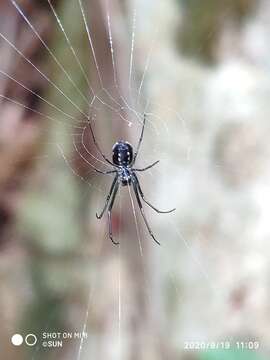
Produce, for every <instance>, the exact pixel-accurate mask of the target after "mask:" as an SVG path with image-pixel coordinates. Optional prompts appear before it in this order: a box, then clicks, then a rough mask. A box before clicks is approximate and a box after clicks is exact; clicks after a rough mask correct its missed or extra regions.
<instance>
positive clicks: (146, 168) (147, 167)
mask: <svg viewBox="0 0 270 360" xmlns="http://www.w3.org/2000/svg"><path fill="white" fill-rule="evenodd" d="M159 161H160V160H157V161H155V162H154V163H153V164H151V165H148V166H146V167H145V168H142V169H133V171H145V170H148V169H151V168H152V167H153V166H155V165H156V164H158V163H159Z"/></svg>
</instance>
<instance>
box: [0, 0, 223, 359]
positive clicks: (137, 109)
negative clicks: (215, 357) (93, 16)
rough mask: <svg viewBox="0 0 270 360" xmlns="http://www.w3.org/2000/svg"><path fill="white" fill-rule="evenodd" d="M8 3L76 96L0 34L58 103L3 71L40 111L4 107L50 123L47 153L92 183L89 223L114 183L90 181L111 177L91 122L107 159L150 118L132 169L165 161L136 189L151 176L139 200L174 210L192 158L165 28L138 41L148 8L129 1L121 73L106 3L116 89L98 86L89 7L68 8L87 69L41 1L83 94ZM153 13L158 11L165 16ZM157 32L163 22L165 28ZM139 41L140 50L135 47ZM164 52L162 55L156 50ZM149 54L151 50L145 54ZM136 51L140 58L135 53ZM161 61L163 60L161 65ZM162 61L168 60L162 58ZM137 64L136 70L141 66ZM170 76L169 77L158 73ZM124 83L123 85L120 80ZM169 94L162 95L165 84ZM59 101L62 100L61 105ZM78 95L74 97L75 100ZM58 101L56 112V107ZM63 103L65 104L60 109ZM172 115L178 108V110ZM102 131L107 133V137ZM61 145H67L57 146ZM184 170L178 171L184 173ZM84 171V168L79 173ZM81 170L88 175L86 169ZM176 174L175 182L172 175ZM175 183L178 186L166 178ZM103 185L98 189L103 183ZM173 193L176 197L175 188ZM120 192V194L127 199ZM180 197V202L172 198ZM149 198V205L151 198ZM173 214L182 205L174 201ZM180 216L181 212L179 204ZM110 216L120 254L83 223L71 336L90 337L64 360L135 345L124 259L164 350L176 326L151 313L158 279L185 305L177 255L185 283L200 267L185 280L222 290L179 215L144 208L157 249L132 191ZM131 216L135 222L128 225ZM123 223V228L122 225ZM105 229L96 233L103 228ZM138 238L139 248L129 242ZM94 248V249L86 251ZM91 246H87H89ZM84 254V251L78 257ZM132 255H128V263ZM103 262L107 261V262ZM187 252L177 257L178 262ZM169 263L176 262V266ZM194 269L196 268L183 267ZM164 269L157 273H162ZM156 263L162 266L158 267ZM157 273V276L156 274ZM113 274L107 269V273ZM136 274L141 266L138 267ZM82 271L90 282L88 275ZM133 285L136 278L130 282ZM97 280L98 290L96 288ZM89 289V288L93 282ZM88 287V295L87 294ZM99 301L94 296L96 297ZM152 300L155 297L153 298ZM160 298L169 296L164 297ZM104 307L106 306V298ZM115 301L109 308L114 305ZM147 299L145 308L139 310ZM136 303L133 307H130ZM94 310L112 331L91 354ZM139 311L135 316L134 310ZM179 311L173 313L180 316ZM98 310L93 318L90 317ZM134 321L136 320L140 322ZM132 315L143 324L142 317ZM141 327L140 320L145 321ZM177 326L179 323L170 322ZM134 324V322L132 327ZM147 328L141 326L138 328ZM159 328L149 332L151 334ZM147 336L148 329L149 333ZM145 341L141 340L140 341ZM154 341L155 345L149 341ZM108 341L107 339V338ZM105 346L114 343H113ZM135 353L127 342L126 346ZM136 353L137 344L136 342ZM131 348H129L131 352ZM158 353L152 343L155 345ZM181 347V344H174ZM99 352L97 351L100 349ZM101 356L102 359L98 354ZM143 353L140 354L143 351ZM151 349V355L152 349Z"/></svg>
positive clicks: (120, 353)
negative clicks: (78, 26)
mask: <svg viewBox="0 0 270 360" xmlns="http://www.w3.org/2000/svg"><path fill="white" fill-rule="evenodd" d="M10 2H11V5H13V7H14V8H15V11H17V12H18V13H19V14H20V15H21V16H22V18H23V20H24V21H25V22H26V24H27V26H29V27H30V29H31V31H32V32H33V34H34V35H35V36H36V37H37V38H38V39H39V41H41V43H42V44H43V46H44V48H45V50H46V51H47V53H48V55H49V56H50V59H51V61H52V62H54V66H55V67H56V68H57V69H58V71H59V73H61V75H62V76H63V77H65V79H66V81H67V82H68V84H69V86H70V87H71V88H73V91H74V93H76V97H71V96H70V95H68V89H66V88H65V87H62V86H61V82H60V85H59V84H58V83H57V82H56V81H57V80H55V79H54V78H53V76H51V75H48V74H47V73H44V72H43V71H41V70H40V69H39V68H38V67H37V66H36V65H35V64H34V63H32V62H31V61H30V60H29V59H28V58H27V57H26V56H25V55H24V54H23V52H22V51H20V50H19V49H17V48H16V46H15V45H14V43H13V41H12V40H10V39H9V38H8V36H7V35H5V34H2V33H0V37H1V38H2V40H3V41H4V42H5V43H7V44H8V45H9V46H10V47H11V48H12V49H13V50H14V52H15V53H16V56H18V57H22V58H24V60H25V61H26V62H28V63H29V66H31V67H33V69H34V70H35V71H36V72H38V73H39V75H40V76H41V77H42V78H43V79H44V80H45V81H46V82H47V83H48V85H49V86H50V87H51V88H52V89H53V90H54V91H55V92H56V93H58V96H56V97H55V99H54V100H51V99H48V98H46V97H43V96H41V95H39V94H38V93H35V92H34V91H33V90H31V89H29V88H27V87H26V86H25V85H24V84H23V83H22V82H21V81H20V80H19V79H17V78H16V79H15V78H14V77H13V76H12V75H11V74H10V73H9V72H8V71H5V70H2V69H1V70H0V74H1V76H3V78H5V77H6V78H8V79H9V80H11V81H13V82H15V83H16V84H17V85H18V86H19V87H22V88H23V89H24V90H25V91H27V92H31V93H32V94H34V95H35V96H37V97H38V98H39V100H41V101H42V102H43V103H44V105H46V106H44V111H43V110H42V111H41V110H40V111H39V110H36V109H32V108H29V107H27V106H25V105H24V104H23V103H20V102H19V101H17V100H15V99H12V98H10V97H8V96H6V95H4V91H3V94H1V95H0V97H1V99H2V100H3V101H4V100H5V101H8V102H12V103H13V104H16V105H17V106H19V107H25V108H26V109H28V110H30V111H33V112H34V113H36V114H37V115H39V116H41V117H43V118H44V119H45V120H46V121H48V124H51V123H52V124H55V125H53V133H52V134H51V137H50V146H51V145H53V146H52V147H53V148H54V150H53V152H56V153H57V154H58V156H59V158H60V159H61V161H62V162H63V163H64V164H65V166H67V167H68V170H69V172H72V173H73V174H74V175H75V176H77V177H79V178H80V179H81V180H82V181H83V182H85V183H86V184H87V185H88V186H87V187H86V188H85V192H84V194H83V197H87V196H88V195H89V193H90V195H91V208H92V209H93V211H91V217H92V218H94V211H95V209H97V210H98V209H100V208H101V206H102V205H103V201H105V197H106V195H107V192H108V190H109V186H110V182H111V180H112V179H111V178H110V177H108V178H104V179H102V180H100V179H101V177H102V175H96V174H95V172H94V170H93V166H96V167H98V168H99V169H103V170H107V169H108V164H106V163H105V162H104V161H103V159H102V158H101V157H100V156H99V154H98V152H97V151H96V149H95V147H94V146H93V141H92V140H93V139H92V137H91V132H90V127H89V122H91V124H92V126H93V129H94V132H95V135H96V137H97V140H98V143H99V145H100V147H101V148H102V150H103V152H104V153H105V154H110V153H111V148H112V144H113V143H114V142H115V141H117V140H118V137H119V134H120V136H121V137H122V136H123V137H124V138H125V139H127V140H128V141H130V142H131V143H132V144H136V142H137V141H138V135H139V133H140V129H141V126H142V121H143V116H144V114H146V116H147V123H146V131H145V137H144V140H143V144H142V147H141V149H140V154H139V156H138V161H137V164H138V163H139V162H140V164H141V166H146V165H148V164H150V163H151V162H153V161H155V160H161V163H160V166H159V167H156V168H155V169H153V170H150V171H149V172H148V173H147V174H146V173H145V174H144V176H145V177H144V178H141V180H142V184H143V183H144V179H145V178H146V177H148V179H150V180H148V183H149V184H150V183H151V186H147V187H146V186H143V187H144V188H145V189H144V192H145V194H147V197H148V198H149V199H150V198H151V202H153V203H155V204H158V206H159V207H166V206H168V207H172V205H173V206H174V200H176V199H177V198H178V197H179V196H180V195H179V194H181V192H179V187H180V188H181V180H180V178H181V176H182V175H185V172H188V169H189V164H190V160H191V158H190V157H191V153H192V147H191V138H190V133H189V130H188V123H187V121H186V119H184V118H183V116H182V115H181V114H180V112H179V107H180V106H177V104H176V103H175V102H176V101H179V99H178V98H177V97H175V96H174V100H173V101H172V104H168V99H170V96H165V95H164V93H166V92H168V93H169V94H170V83H169V82H168V83H166V79H165V81H164V82H162V80H163V79H162V80H161V81H160V80H159V76H160V77H162V76H163V75H162V74H161V73H160V74H158V69H159V68H158V61H155V57H157V58H158V57H159V56H161V55H160V52H162V51H164V49H162V47H161V40H160V36H161V35H160V34H162V33H164V32H166V31H165V30H164V29H163V28H161V29H156V28H155V26H154V25H153V24H151V26H152V27H153V28H154V30H153V31H150V33H151V36H152V37H151V39H146V40H143V37H144V34H143V27H142V23H143V22H145V21H148V20H147V16H148V15H149V14H151V11H153V10H151V11H150V12H148V13H147V14H146V10H145V8H144V7H143V5H142V4H141V3H140V2H139V1H137V2H134V3H130V4H129V3H128V6H130V8H129V9H128V10H127V14H128V16H127V19H126V23H125V21H124V14H122V15H121V16H122V19H121V21H122V26H123V28H124V29H126V32H127V37H126V39H125V41H126V43H127V44H128V46H127V47H126V50H127V53H125V60H126V63H125V66H123V67H121V64H120V63H119V59H118V57H119V56H120V55H119V51H117V49H118V50H119V47H118V48H117V47H116V43H117V41H118V37H117V36H118V35H117V31H119V29H118V28H117V26H116V22H117V21H119V19H118V18H117V19H114V18H113V16H112V9H111V4H110V3H109V2H107V3H106V4H105V6H104V11H105V16H104V18H105V19H106V20H105V24H106V32H107V41H108V46H109V50H110V56H111V58H110V61H111V67H112V69H111V71H112V74H113V81H112V84H111V85H110V86H109V87H107V86H106V85H105V84H104V74H103V70H102V69H101V67H100V65H99V64H100V61H101V59H100V58H98V56H97V55H96V39H95V28H94V27H93V26H91V23H90V22H89V16H88V12H87V10H88V9H87V4H86V2H83V1H81V0H78V1H77V3H76V1H75V3H74V4H73V6H75V5H76V6H77V9H78V10H79V13H80V21H81V22H82V26H83V28H84V33H85V36H86V38H87V41H88V49H89V54H90V55H89V58H90V59H89V63H86V64H84V63H83V62H82V60H81V59H80V57H79V56H78V52H77V49H76V46H75V45H74V44H73V42H72V40H71V37H70V34H69V26H67V25H66V24H64V21H63V20H62V19H61V17H60V15H59V14H58V11H57V10H56V9H55V8H54V6H53V3H52V2H50V0H47V5H48V6H49V8H50V11H51V15H52V17H54V20H55V31H58V33H60V34H61V36H62V37H63V39H64V41H65V43H66V49H68V50H69V52H70V56H72V57H73V61H74V62H75V63H76V66H77V70H76V71H78V72H80V74H81V76H82V78H83V79H84V84H85V85H86V86H84V90H82V89H81V88H80V86H78V85H77V83H76V81H75V78H74V75H73V74H71V71H70V69H68V68H66V67H65V65H63V63H62V61H63V60H62V59H60V58H58V56H57V55H56V54H55V52H54V51H53V50H52V49H51V47H49V45H48V44H47V42H45V40H43V38H42V37H41V36H40V35H39V34H40V33H39V29H38V26H36V24H34V23H33V22H32V21H31V20H30V19H29V18H28V17H27V15H26V13H25V12H24V9H23V6H21V5H19V3H17V2H16V1H13V0H11V1H10ZM160 6H161V9H159V7H158V6H157V8H158V9H159V10H161V11H162V4H161V5H160ZM161 26H162V24H161ZM142 43H143V45H141V44H142ZM160 47H161V48H160ZM145 50H147V51H146V52H145ZM139 51H141V52H142V54H139V55H138V53H139ZM160 61H161V62H162V61H164V60H163V59H161V60H160ZM165 61H166V59H165ZM141 62H142V64H141ZM90 65H91V66H93V67H94V70H95V77H96V82H95V81H94V82H95V86H94V85H92V82H91V81H90V79H89V77H88V71H87V69H88V67H89V66H90ZM164 76H166V75H164ZM122 78H124V81H123V80H122ZM164 84H165V86H166V88H165V89H164V88H161V89H160V87H161V86H164ZM59 97H61V98H62V100H60V101H59V99H60V98H59ZM78 98H79V99H80V100H79V101H78ZM59 103H60V104H61V105H59ZM62 104H64V106H63V105H62ZM174 108H176V109H177V110H174ZM172 124H173V128H174V130H173V131H177V134H178V136H177V139H176V137H175V136H172V131H171V129H170V128H171V125H172ZM44 131H50V129H45V130H44ZM110 131H111V132H112V136H108V133H109V132H110ZM105 132H106V133H105ZM62 139H63V140H62ZM71 148H72V150H71ZM45 156H48V157H49V158H50V157H53V155H52V153H51V152H48V154H46V153H45ZM78 160H79V165H76V161H78ZM181 166H182V167H183V168H184V170H181V169H180V167H181ZM82 168H83V171H82V170H81V169H82ZM85 169H86V170H85ZM172 173H173V174H174V176H172V175H171V174H172ZM172 178H174V180H172ZM101 181H102V183H101ZM177 189H178V190H177ZM124 192H125V194H124ZM174 192H176V194H177V195H176V196H174V195H173V194H174ZM152 200H153V201H152ZM175 205H176V207H178V205H179V201H178V199H177V204H175ZM180 209H182V207H181V205H180ZM114 212H115V213H118V214H119V219H118V220H117V219H115V220H114V226H115V224H116V223H117V221H118V226H117V227H118V230H119V231H118V233H115V236H116V237H117V238H118V239H119V241H120V245H119V247H116V248H115V247H114V246H112V244H111V243H110V241H109V240H108V235H107V232H108V231H107V223H106V221H104V222H98V221H96V220H95V219H94V220H89V221H90V226H91V227H92V228H93V234H94V237H95V239H94V241H93V248H92V249H90V254H91V255H90V256H89V254H87V255H86V260H87V259H91V261H92V262H93V263H94V265H93V268H91V270H92V271H91V274H90V275H89V272H88V271H86V272H85V274H84V276H86V277H87V282H86V284H87V290H86V294H87V296H86V303H85V304H84V305H83V306H82V307H81V308H83V309H84V310H83V314H81V313H80V315H79V316H78V318H81V320H80V321H78V319H77V324H76V330H77V331H82V332H88V333H90V334H89V337H88V338H87V339H84V338H82V339H81V340H80V341H78V342H76V343H74V346H73V348H72V349H70V355H69V356H70V358H72V359H77V360H82V359H86V358H89V357H91V356H92V357H93V358H108V359H114V358H115V359H121V358H123V359H124V358H127V357H126V356H129V355H128V344H129V343H132V339H130V338H129V335H130V334H129V332H130V333H131V330H130V328H129V325H128V321H131V320H130V319H131V318H132V316H134V317H135V318H136V309H135V310H134V309H133V308H132V305H133V306H135V304H134V301H132V299H131V297H130V294H129V291H130V292H131V294H135V292H136V289H135V290H134V287H133V286H132V284H130V283H129V280H130V278H128V275H127V274H126V271H124V270H123V269H124V268H125V267H126V266H127V265H126V262H128V261H129V260H130V259H131V258H132V256H133V254H131V252H132V251H134V252H136V256H135V258H136V259H135V260H133V261H134V263H135V265H136V266H137V268H138V267H139V268H140V274H139V281H143V283H144V284H143V286H142V288H143V289H144V292H145V293H146V294H145V295H143V299H142V300H141V301H142V302H143V305H142V310H144V311H147V312H150V314H149V313H148V314H143V316H145V321H146V323H145V326H146V327H148V329H150V327H151V326H152V325H153V324H156V323H158V321H161V322H163V323H165V324H166V326H167V327H169V328H167V330H168V332H169V333H171V334H172V339H171V341H168V342H167V341H166V342H165V345H166V346H167V347H168V348H171V347H173V346H175V342H177V341H178V337H177V334H176V333H175V329H174V327H175V326H176V324H175V323H174V324H173V322H171V324H172V325H171V327H170V325H168V323H170V321H172V319H171V318H170V319H169V320H168V319H167V318H166V317H167V316H168V314H167V313H166V312H165V310H164V309H163V310H161V311H163V312H162V316H161V319H162V320H157V319H155V315H156V314H157V313H158V311H159V309H162V306H164V304H163V305H162V304H160V302H162V301H164V302H166V301H167V299H166V292H164V290H162V288H161V285H160V281H159V279H160V278H162V279H164V278H168V277H169V278H170V279H171V283H172V288H173V291H174V292H175V293H174V297H176V299H177V301H176V302H177V304H176V306H177V307H180V306H181V302H182V295H181V290H180V287H179V285H178V284H179V283H180V279H179V278H177V277H178V275H177V274H178V272H177V267H178V263H177V256H175V255H174V254H177V253H179V252H182V251H183V250H184V254H185V256H186V258H187V259H186V260H185V266H184V267H185V268H186V269H187V270H186V271H185V273H184V274H182V275H183V276H187V277H188V271H189V270H188V269H189V266H193V267H195V268H196V269H197V274H198V277H197V278H196V279H191V281H193V282H196V281H205V282H206V284H207V286H208V288H209V289H210V291H211V292H212V291H213V292H214V293H215V294H219V289H217V288H216V286H214V285H213V284H212V281H211V279H210V278H209V275H208V272H207V270H206V269H205V268H206V266H205V265H204V264H203V262H202V260H201V259H200V258H199V256H198V255H197V254H196V253H195V252H194V250H193V248H192V246H191V245H189V241H188V240H187V239H186V238H185V236H184V235H182V231H181V221H183V220H181V221H179V218H180V219H183V218H182V217H181V214H179V211H178V213H177V214H173V215H172V214H170V215H158V214H156V213H153V214H152V213H151V212H150V211H149V212H148V211H147V217H148V219H149V222H150V223H151V227H152V228H153V231H154V233H155V234H156V236H157V238H158V239H159V240H160V242H161V243H162V247H161V248H159V247H157V246H156V244H154V243H152V241H151V238H150V237H149V236H148V234H147V232H146V231H145V229H144V224H142V223H141V220H140V217H139V214H138V212H137V209H136V200H135V199H133V194H132V192H131V190H130V189H129V188H128V190H127V191H125V189H122V190H121V191H120V193H119V204H118V205H117V204H116V206H115V208H114ZM127 219H131V220H130V222H129V221H128V220H127ZM126 222H128V227H127V225H125V223H126ZM100 229H102V231H101V230H100ZM134 238H135V240H136V241H135V242H134V241H133V239H134ZM131 241H133V242H134V244H133V245H132V246H130V244H129V245H127V244H128V242H131ZM81 246H83V247H85V246H86V244H85V242H82V245H81ZM90 247H91V246H90ZM87 248H88V249H89V245H88V246H87ZM82 252H83V250H82ZM107 252H109V253H110V254H111V259H109V260H108V259H107V260H108V261H107V262H106V261H104V259H103V258H102V254H104V253H105V254H106V253H107ZM131 255H132V256H131ZM107 256H108V255H107ZM183 257H184V256H183V255H182V256H181V260H183ZM172 260H173V261H172ZM188 263H191V264H192V265H189V266H188V265H187V264H188ZM158 264H161V266H158ZM162 264H166V266H163V265H162ZM157 269H158V272H157V273H155V274H154V273H153V272H154V271H156V270H157ZM110 270H112V272H111V271H110ZM137 270H138V269H137ZM87 274H88V275H89V276H87ZM131 279H132V278H131ZM100 283H102V285H100ZM89 284H90V285H89ZM106 286H107V287H109V291H108V293H109V294H110V299H109V301H108V303H106V302H102V304H101V305H100V304H97V303H96V302H97V300H98V299H102V295H104V293H105V292H104V289H105V288H106ZM88 289H89V290H88ZM98 294H100V295H98ZM156 298H158V299H159V300H156ZM164 298H165V299H164ZM102 301H103V299H102ZM110 301H111V303H110ZM144 301H146V302H147V305H145V304H144ZM136 305H138V304H136ZM99 311H102V312H103V311H106V313H107V314H111V317H110V318H109V320H108V321H109V322H111V325H109V324H107V326H106V327H105V328H106V331H107V332H108V334H107V335H106V336H105V335H104V336H103V338H104V339H105V340H106V346H105V343H103V341H105V340H102V339H103V338H102V336H101V335H100V339H101V340H100V343H101V345H100V347H99V348H98V349H96V348H95V337H94V336H93V334H91V326H90V324H91V323H92V321H93V317H95V316H96V318H98V312H99ZM137 311H138V309H137ZM179 311H180V310H178V312H177V311H176V313H179ZM94 313H96V315H95V316H94V315H93V314H94ZM137 316H138V315H137ZM48 318H49V320H48V324H49V321H50V314H49V316H48ZM138 318H140V317H139V316H138ZM141 320H143V317H142V318H141ZM176 322H177V320H176ZM48 324H46V325H44V331H45V330H46V328H48ZM137 326H138V324H137ZM143 327H144V325H143V326H142V328H143ZM154 328H155V327H152V329H154ZM134 334H135V335H136V336H137V337H138V338H137V339H135V340H136V341H134V342H133V343H134V344H135V346H136V344H137V345H138V344H140V345H141V346H142V347H143V346H146V344H147V339H144V341H143V339H141V338H140V336H141V335H140V333H136V331H135V332H134ZM146 334H147V332H146ZM144 335H145V334H144ZM148 336H149V339H148V340H149V342H150V343H151V342H152V341H156V342H157V344H164V340H163V338H164V336H166V330H164V331H163V330H160V331H156V330H155V333H154V334H153V335H152V336H151V334H148ZM155 336H157V339H156V340H154V337H155ZM109 339H110V340H109ZM109 341H110V342H109ZM130 346H131V345H130ZM133 346H134V345H133ZM131 348H132V346H131ZM155 348H156V349H158V346H156V347H155ZM180 348H181V345H180ZM100 349H103V350H102V351H101V350H100ZM40 350H41V347H40V344H39V345H38V346H37V347H36V348H34V349H33V352H32V359H33V360H34V359H38V358H39V351H40ZM100 351H101V353H100ZM141 351H142V353H141V354H143V350H141ZM156 351H157V350H156Z"/></svg>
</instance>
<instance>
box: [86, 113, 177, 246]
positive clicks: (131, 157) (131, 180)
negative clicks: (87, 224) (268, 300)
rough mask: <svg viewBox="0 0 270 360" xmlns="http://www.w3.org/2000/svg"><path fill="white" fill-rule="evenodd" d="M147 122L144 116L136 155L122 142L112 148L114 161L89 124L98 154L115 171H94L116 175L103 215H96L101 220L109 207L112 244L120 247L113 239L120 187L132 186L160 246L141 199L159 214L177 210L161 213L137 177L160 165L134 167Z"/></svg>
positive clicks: (145, 220)
mask: <svg viewBox="0 0 270 360" xmlns="http://www.w3.org/2000/svg"><path fill="white" fill-rule="evenodd" d="M145 121H146V115H144V119H143V125H142V130H141V134H140V138H139V142H138V145H137V148H136V151H135V153H134V154H133V148H132V146H131V145H130V144H129V143H128V142H127V141H123V140H120V141H118V142H117V143H115V144H114V146H113V148H112V161H110V160H109V159H108V158H107V157H106V156H105V155H104V154H103V152H102V151H101V149H100V147H99V145H98V143H97V141H96V138H95V135H94V132H93V129H92V126H91V124H90V122H89V127H90V131H91V134H92V137H93V140H94V144H95V146H96V148H97V150H98V152H99V153H100V155H101V156H102V157H103V159H104V160H105V161H106V162H107V163H109V164H110V165H111V166H113V167H114V170H109V171H101V170H98V169H97V168H96V167H94V166H92V167H93V168H94V170H95V171H96V172H98V173H101V174H106V175H107V174H115V177H114V179H113V182H112V185H111V188H110V191H109V194H108V196H107V198H106V201H105V205H104V207H103V209H102V211H101V213H100V214H99V215H98V214H96V217H97V218H98V219H101V218H102V216H103V214H104V213H105V211H106V209H107V207H108V221H109V236H110V239H111V240H112V242H113V243H114V244H115V245H118V244H119V242H116V241H115V240H114V239H113V234H112V219H111V211H112V208H113V204H114V201H115V197H116V194H117V191H118V189H119V186H131V185H132V187H133V190H134V193H135V196H136V199H137V203H138V205H139V209H140V212H141V214H142V217H143V220H144V222H145V225H146V227H147V229H148V231H149V234H150V235H151V236H152V238H153V239H154V241H155V242H156V243H157V244H158V245H160V243H159V241H157V240H156V238H155V236H154V234H153V232H152V230H151V228H150V226H149V224H148V221H147V219H146V217H145V214H144V210H143V207H142V202H141V199H142V200H143V201H144V202H145V203H146V204H147V205H148V206H150V207H151V208H152V209H153V210H155V211H156V212H158V213H170V212H172V211H174V210H175V209H171V210H167V211H161V210H158V209H157V208H156V207H154V206H153V205H152V204H150V203H149V202H148V201H147V200H146V199H145V197H144V194H143V192H142V189H141V186H140V183H139V180H138V177H137V175H136V172H137V171H145V170H148V169H151V168H152V167H153V166H155V165H156V164H157V163H159V160H158V161H155V162H154V163H153V164H151V165H148V166H146V167H145V168H142V169H137V168H134V167H133V166H134V164H135V161H136V158H137V155H138V152H139V149H140V146H141V143H142V140H143V133H144V127H145ZM108 205H109V206H108Z"/></svg>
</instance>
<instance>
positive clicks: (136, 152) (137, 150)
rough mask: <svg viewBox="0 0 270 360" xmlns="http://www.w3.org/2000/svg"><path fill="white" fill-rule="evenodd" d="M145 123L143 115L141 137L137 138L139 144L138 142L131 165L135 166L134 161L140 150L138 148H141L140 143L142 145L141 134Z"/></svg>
mask: <svg viewBox="0 0 270 360" xmlns="http://www.w3.org/2000/svg"><path fill="white" fill-rule="evenodd" d="M145 121H146V115H145V114H144V115H143V125H142V131H141V135H140V138H139V142H138V146H137V149H136V151H135V153H134V157H133V162H132V164H135V161H136V157H137V155H138V152H139V150H140V146H141V143H142V139H143V133H144V127H145Z"/></svg>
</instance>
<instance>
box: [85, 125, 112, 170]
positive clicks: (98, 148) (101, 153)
mask: <svg viewBox="0 0 270 360" xmlns="http://www.w3.org/2000/svg"><path fill="white" fill-rule="evenodd" d="M90 121H91V120H89V121H88V125H89V128H90V132H91V135H92V139H93V141H94V144H95V146H96V148H97V150H98V152H99V153H100V155H101V156H102V157H103V159H104V160H105V161H107V163H109V164H110V165H112V166H116V165H115V164H113V163H112V162H111V161H110V160H109V159H108V158H107V157H106V156H105V155H104V154H103V152H102V151H101V149H100V147H99V145H98V142H97V140H96V137H95V135H94V131H93V128H92V125H91V123H90Z"/></svg>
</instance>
